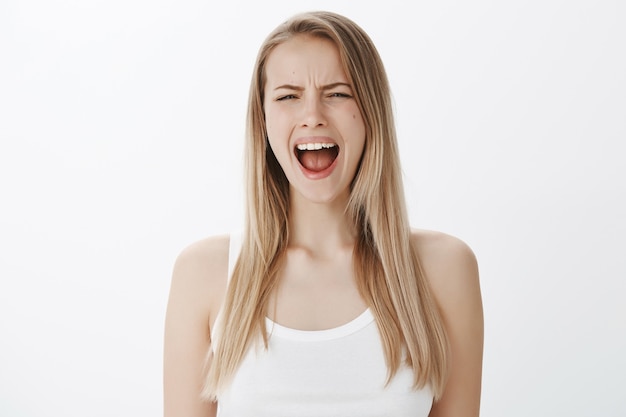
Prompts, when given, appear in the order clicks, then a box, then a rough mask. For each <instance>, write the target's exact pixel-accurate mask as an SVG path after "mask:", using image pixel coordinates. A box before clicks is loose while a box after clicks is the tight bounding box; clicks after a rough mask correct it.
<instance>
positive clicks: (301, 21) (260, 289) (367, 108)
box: [203, 12, 448, 400]
mask: <svg viewBox="0 0 626 417" xmlns="http://www.w3.org/2000/svg"><path fill="white" fill-rule="evenodd" d="M303 35H304V36H313V37H321V38H324V39H328V40H330V41H332V42H333V43H334V44H335V45H336V46H337V48H338V50H339V54H340V58H341V61H342V65H343V67H344V70H345V72H346V75H347V76H348V78H349V81H350V82H351V83H352V86H353V89H354V92H355V98H356V101H357V104H358V106H359V109H360V111H361V114H362V115H363V119H364V121H365V129H366V138H365V147H364V150H363V155H362V159H361V162H360V165H359V168H358V170H357V173H356V175H355V178H354V179H353V181H352V184H351V190H350V199H349V202H348V207H346V210H347V213H348V214H349V215H350V216H349V217H350V218H351V219H352V220H353V222H354V227H355V230H356V231H357V241H356V244H355V249H354V255H353V262H354V270H355V276H356V280H357V285H358V288H359V291H360V294H361V296H362V297H363V298H364V300H365V302H366V303H367V305H368V306H369V307H370V309H371V310H372V313H373V315H374V317H375V320H376V323H377V326H378V329H379V333H380V336H381V343H382V346H383V349H384V353H385V359H386V364H387V369H388V375H387V382H389V381H391V379H392V378H393V376H394V375H395V373H396V372H397V371H398V369H399V368H400V366H401V365H407V366H409V367H411V368H412V369H413V373H414V384H413V385H414V388H415V389H418V388H422V387H424V386H426V385H428V386H429V387H430V389H431V390H432V392H433V394H434V396H435V398H436V399H437V398H439V397H440V396H441V394H442V392H443V388H444V385H445V380H446V375H447V368H448V343H447V338H446V334H445V331H444V328H443V324H442V319H441V317H440V315H439V312H438V309H437V306H436V304H435V302H434V300H433V298H432V296H431V294H430V291H429V288H428V284H427V282H426V279H425V277H424V273H423V271H422V269H421V267H420V261H419V258H418V254H417V252H416V250H415V248H414V245H413V243H412V241H411V229H410V225H409V222H408V216H407V212H406V203H405V199H404V192H403V185H402V173H401V170H400V158H399V154H398V146H397V139H396V132H395V123H394V119H393V110H392V103H391V94H390V89H389V83H388V80H387V76H386V73H385V69H384V67H383V64H382V61H381V59H380V56H379V55H378V52H377V51H376V48H375V47H374V45H373V43H372V41H371V39H370V38H369V36H368V35H367V34H366V33H365V32H364V31H363V30H362V29H361V28H360V27H359V26H358V25H356V24H355V23H354V22H352V21H351V20H349V19H347V18H346V17H343V16H340V15H337V14H334V13H330V12H311V13H304V14H299V15H296V16H294V17H292V18H291V19H290V20H288V21H286V22H285V23H283V24H281V25H280V26H278V27H277V28H276V29H275V30H274V31H273V32H272V33H271V34H270V35H269V37H268V38H267V39H266V40H265V42H264V43H263V45H262V46H261V48H260V50H259V54H258V56H257V60H256V64H255V68H254V73H253V78H252V83H251V87H250V95H249V103H248V116H247V126H246V147H245V149H246V156H245V164H246V187H247V189H246V191H247V194H246V217H245V220H246V221H245V228H244V236H243V245H242V248H241V252H240V256H239V258H238V261H237V263H236V264H235V268H234V270H233V274H232V278H231V281H230V284H229V286H228V290H227V293H226V298H225V301H224V307H223V309H222V313H221V315H222V316H221V318H220V320H219V322H218V323H217V324H216V326H217V329H216V330H217V333H218V334H219V335H220V337H219V341H214V343H213V345H212V351H211V352H210V353H209V357H210V367H209V369H208V372H207V376H206V381H205V387H204V391H203V395H204V396H205V397H206V398H208V399H212V400H215V399H217V397H219V395H220V393H221V392H222V390H223V389H224V388H226V386H227V385H228V384H229V382H230V381H231V379H232V377H233V375H234V373H235V372H236V370H237V368H238V367H239V365H240V363H241V361H242V360H243V358H244V355H245V354H246V352H247V350H248V349H249V348H250V347H251V345H252V344H253V343H254V342H255V341H256V340H259V339H258V338H259V336H261V337H262V340H263V342H264V344H265V347H267V343H268V334H267V330H266V328H265V317H266V316H267V309H268V300H269V297H270V295H271V294H272V291H273V290H274V289H275V288H276V286H277V278H278V271H279V269H280V266H281V263H282V260H283V259H284V256H285V252H286V246H287V242H288V239H289V229H288V222H287V218H288V217H287V216H288V212H289V183H288V181H287V178H286V177H285V174H284V173H283V171H282V169H281V167H280V165H279V163H278V161H277V160H276V158H275V156H274V154H273V152H272V150H271V149H270V147H269V144H268V143H267V136H266V126H265V116H264V109H263V99H264V97H263V95H264V88H265V64H266V62H267V59H268V56H269V55H270V54H271V52H272V51H273V49H274V48H275V47H276V46H277V45H279V44H281V43H283V42H285V41H287V40H289V39H292V38H293V37H294V36H303Z"/></svg>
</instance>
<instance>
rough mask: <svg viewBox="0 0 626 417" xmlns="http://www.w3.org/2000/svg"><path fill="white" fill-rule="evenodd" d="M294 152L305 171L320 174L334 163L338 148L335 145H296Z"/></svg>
mask: <svg viewBox="0 0 626 417" xmlns="http://www.w3.org/2000/svg"><path fill="white" fill-rule="evenodd" d="M295 152H296V157H297V158H298V161H300V164H301V165H302V166H303V167H304V168H305V169H307V170H309V171H313V172H321V171H324V170H325V169H328V168H329V167H330V166H331V165H332V164H333V162H335V159H336V158H337V155H339V146H337V144H335V143H300V144H298V145H296V150H295Z"/></svg>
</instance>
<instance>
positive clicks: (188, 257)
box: [174, 235, 230, 276]
mask: <svg viewBox="0 0 626 417" xmlns="http://www.w3.org/2000/svg"><path fill="white" fill-rule="evenodd" d="M229 241H230V238H229V236H228V235H221V236H212V237H207V238H205V239H202V240H199V241H196V242H194V243H192V244H190V245H188V246H187V247H185V248H184V249H183V250H182V251H181V252H180V253H179V254H178V257H177V258H176V262H175V264H174V271H175V272H177V271H178V272H181V270H183V271H185V272H194V271H195V272H198V270H199V269H200V270H210V269H213V268H219V267H223V266H224V265H223V264H224V262H226V263H228V245H229ZM226 266H227V265H226ZM190 268H191V271H188V269H190ZM184 275H185V276H188V275H187V274H184ZM192 275H195V274H192Z"/></svg>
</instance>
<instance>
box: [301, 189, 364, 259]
mask: <svg viewBox="0 0 626 417" xmlns="http://www.w3.org/2000/svg"><path fill="white" fill-rule="evenodd" d="M347 203H348V196H347V195H346V196H345V197H343V198H337V199H335V200H333V201H332V202H328V203H314V202H311V201H309V200H306V199H305V198H303V197H302V196H301V195H299V194H298V193H297V192H296V191H295V190H292V193H291V199H290V207H289V246H290V247H292V248H303V249H307V250H308V251H311V252H314V253H320V254H329V255H331V254H333V253H337V251H338V250H340V249H342V248H345V247H346V246H350V247H351V246H353V245H354V240H355V237H356V233H355V231H354V227H353V224H352V220H351V219H350V218H349V216H348V215H347V214H346V207H347Z"/></svg>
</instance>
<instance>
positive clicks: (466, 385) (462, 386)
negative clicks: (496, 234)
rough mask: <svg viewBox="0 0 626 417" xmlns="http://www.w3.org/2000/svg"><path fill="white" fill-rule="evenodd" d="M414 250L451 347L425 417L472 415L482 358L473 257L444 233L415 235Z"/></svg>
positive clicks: (419, 232)
mask: <svg viewBox="0 0 626 417" xmlns="http://www.w3.org/2000/svg"><path fill="white" fill-rule="evenodd" d="M412 238H413V246H414V249H415V250H416V252H417V255H418V258H419V261H420V265H421V267H422V270H423V272H424V275H425V277H426V282H427V283H428V284H429V287H430V290H431V293H432V295H433V298H434V300H435V302H436V304H437V306H438V308H439V312H440V313H441V318H442V320H443V324H444V327H445V329H446V333H447V336H448V341H449V348H450V363H451V367H450V372H449V375H448V380H447V382H446V387H445V389H444V392H443V395H442V397H441V398H440V399H439V400H438V401H437V402H436V403H435V404H434V405H433V408H432V410H431V413H430V416H431V417H435V416H450V415H454V416H477V415H478V412H479V409H480V391H481V375H482V355H483V309H482V299H481V293H480V284H479V280H478V264H477V262H476V257H475V256H474V252H473V251H472V250H471V249H470V247H469V246H468V245H467V244H466V243H465V242H463V241H462V240H460V239H458V238H456V237H454V236H450V235H447V234H444V233H439V232H431V231H423V230H415V231H413V233H412Z"/></svg>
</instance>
